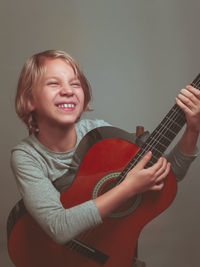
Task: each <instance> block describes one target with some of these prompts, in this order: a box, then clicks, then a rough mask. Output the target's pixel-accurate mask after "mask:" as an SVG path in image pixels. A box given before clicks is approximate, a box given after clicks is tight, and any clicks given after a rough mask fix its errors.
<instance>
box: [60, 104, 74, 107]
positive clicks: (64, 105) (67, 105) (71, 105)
mask: <svg viewBox="0 0 200 267" xmlns="http://www.w3.org/2000/svg"><path fill="white" fill-rule="evenodd" d="M58 107H59V108H74V107H75V105H74V104H60V105H58Z"/></svg>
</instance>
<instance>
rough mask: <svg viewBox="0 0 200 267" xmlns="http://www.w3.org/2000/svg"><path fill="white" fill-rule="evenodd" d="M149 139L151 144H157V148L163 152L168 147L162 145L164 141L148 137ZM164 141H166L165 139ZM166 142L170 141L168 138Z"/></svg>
mask: <svg viewBox="0 0 200 267" xmlns="http://www.w3.org/2000/svg"><path fill="white" fill-rule="evenodd" d="M149 138H150V139H151V142H154V144H155V143H156V144H158V145H159V146H161V149H162V150H164V151H165V149H167V147H168V145H165V144H164V141H162V140H158V139H156V138H154V137H153V136H150V137H149ZM162 138H163V139H165V136H162ZM165 140H166V139H165ZM167 140H168V141H170V140H169V139H168V138H167Z"/></svg>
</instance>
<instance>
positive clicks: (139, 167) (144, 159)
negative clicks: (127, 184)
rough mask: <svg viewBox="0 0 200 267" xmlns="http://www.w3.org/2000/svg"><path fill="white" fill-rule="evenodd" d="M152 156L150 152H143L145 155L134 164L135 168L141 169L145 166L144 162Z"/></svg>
mask: <svg viewBox="0 0 200 267" xmlns="http://www.w3.org/2000/svg"><path fill="white" fill-rule="evenodd" d="M151 157H152V152H151V151H149V152H147V153H146V154H145V156H144V157H143V158H142V159H141V160H140V161H139V162H138V164H137V165H136V166H135V168H136V169H137V170H142V169H144V167H145V166H146V164H147V163H148V162H149V160H150V159H151Z"/></svg>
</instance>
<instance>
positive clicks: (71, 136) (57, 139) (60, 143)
mask: <svg viewBox="0 0 200 267" xmlns="http://www.w3.org/2000/svg"><path fill="white" fill-rule="evenodd" d="M37 139H38V140H39V141H40V142H41V143H42V144H43V145H44V146H46V147H47V148H48V149H50V150H52V151H55V152H67V151H70V150H72V149H73V148H74V147H75V145H76V139H77V136H76V129H75V125H74V124H71V125H67V126H61V127H51V128H50V129H46V127H45V128H43V127H39V133H38V135H37Z"/></svg>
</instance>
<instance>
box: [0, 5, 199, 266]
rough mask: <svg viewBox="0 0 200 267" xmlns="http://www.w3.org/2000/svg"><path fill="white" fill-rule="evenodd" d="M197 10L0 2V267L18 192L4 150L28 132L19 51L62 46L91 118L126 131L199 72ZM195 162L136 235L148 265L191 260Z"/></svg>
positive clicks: (156, 112)
mask: <svg viewBox="0 0 200 267" xmlns="http://www.w3.org/2000/svg"><path fill="white" fill-rule="evenodd" d="M199 10H200V2H199V1H195V0H168V1H165V0H149V1H148V0H140V1H136V0H121V1H120V0H107V1H105V0H101V1H97V0H65V1H64V0H57V1H53V0H40V1H39V0H35V1H27V0H18V1H11V0H1V3H0V32H1V44H0V46H1V49H0V73H1V90H0V94H1V97H0V101H1V105H0V107H1V112H0V116H1V132H0V135H1V136H0V142H1V149H0V154H1V180H0V190H1V192H0V195H1V205H0V208H1V210H0V214H1V216H0V227H1V239H0V266H4V267H11V266H13V264H12V263H11V261H10V260H9V257H8V255H7V251H6V229H5V225H6V219H7V215H8V213H9V211H10V209H11V207H12V206H13V205H14V204H15V203H16V201H17V200H19V198H20V196H19V194H18V192H17V188H16V185H15V181H14V179H13V176H12V173H11V170H10V167H9V157H10V149H11V148H12V147H13V146H14V145H15V144H16V143H17V142H18V141H19V140H20V139H22V138H23V137H24V136H26V135H27V132H26V129H25V127H24V125H23V124H22V123H21V122H20V121H19V120H18V119H17V117H16V115H15V111H14V105H13V102H14V95H15V87H16V83H17V79H18V75H19V72H20V70H21V67H22V65H23V63H24V61H25V60H26V59H27V57H29V56H30V55H32V54H34V53H36V52H39V51H42V50H46V49H52V48H54V49H61V50H65V51H67V52H69V53H70V54H71V55H72V56H73V57H75V58H76V59H77V60H78V61H79V63H80V64H81V66H82V67H83V69H84V72H85V73H86V75H87V77H88V79H89V80H90V82H91V85H92V87H93V95H94V101H93V104H92V106H93V107H94V108H95V111H94V112H93V113H92V114H89V115H88V116H89V117H95V118H104V119H105V120H107V121H109V122H110V123H112V124H113V125H115V126H117V127H120V128H123V129H125V130H127V131H134V130H135V126H136V125H138V124H140V125H141V124H142V125H144V126H145V129H148V130H150V131H152V130H153V129H154V128H155V127H156V126H157V124H158V123H159V122H160V120H161V119H162V118H163V117H164V116H165V114H166V112H167V111H168V110H169V109H170V108H171V106H172V105H173V103H174V97H175V96H176V95H177V94H178V91H179V89H181V88H182V87H183V86H185V85H186V84H188V83H189V82H190V81H191V80H192V79H193V78H194V76H195V75H196V74H197V73H198V72H199V71H200V65H199V45H200V38H199V26H200V19H199ZM199 163H200V159H199V158H198V159H197V160H196V162H195V163H194V164H193V166H192V168H191V169H190V171H189V172H188V175H187V177H186V179H185V180H184V181H183V182H182V183H181V184H180V185H179V190H178V195H177V198H176V200H175V202H174V203H173V205H172V206H171V207H170V208H169V209H168V210H167V211H166V212H165V213H163V214H162V215H160V216H159V217H157V218H156V219H155V220H154V221H152V222H151V223H149V224H148V225H147V227H146V228H145V229H144V231H143V232H142V234H141V237H140V242H139V254H140V258H141V259H143V260H145V261H146V262H147V266H148V267H160V266H163V267H167V266H173V267H180V266H181V267H188V266H198V263H199V245H200V241H199V237H200V230H199V225H200V212H199V202H200V196H199V188H200V179H199V170H200V168H199Z"/></svg>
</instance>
